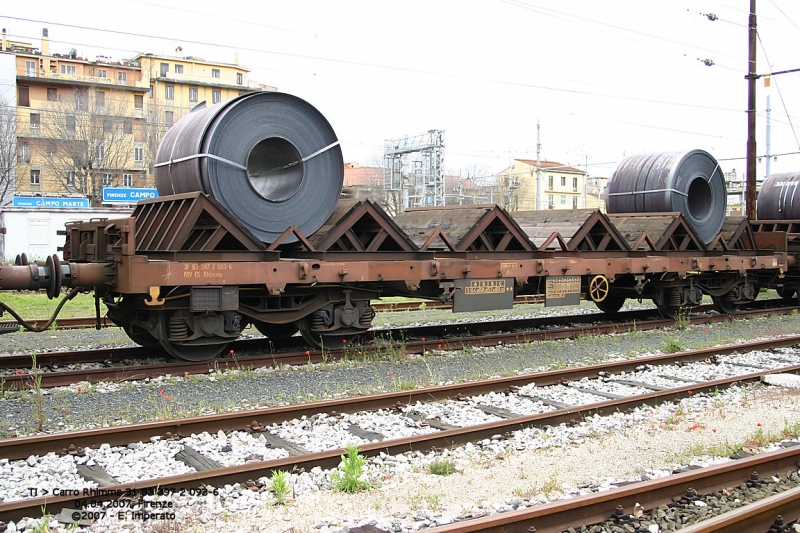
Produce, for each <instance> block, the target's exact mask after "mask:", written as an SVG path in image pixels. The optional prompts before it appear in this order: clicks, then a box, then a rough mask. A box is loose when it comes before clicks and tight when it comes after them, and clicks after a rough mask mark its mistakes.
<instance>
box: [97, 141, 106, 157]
mask: <svg viewBox="0 0 800 533" xmlns="http://www.w3.org/2000/svg"><path fill="white" fill-rule="evenodd" d="M105 156H106V147H105V145H104V144H99V145H97V160H98V161H102V160H103V159H104V158H105Z"/></svg>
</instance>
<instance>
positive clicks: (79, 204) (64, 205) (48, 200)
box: [11, 196, 89, 209]
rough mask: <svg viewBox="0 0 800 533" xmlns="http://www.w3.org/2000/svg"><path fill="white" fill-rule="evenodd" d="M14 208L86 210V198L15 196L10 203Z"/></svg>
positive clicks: (87, 200)
mask: <svg viewBox="0 0 800 533" xmlns="http://www.w3.org/2000/svg"><path fill="white" fill-rule="evenodd" d="M11 205H12V206H14V207H42V208H53V209H76V208H81V209H83V208H88V207H89V199H88V198H54V197H48V196H15V197H14V199H13V200H12V202H11Z"/></svg>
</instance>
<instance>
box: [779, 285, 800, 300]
mask: <svg viewBox="0 0 800 533" xmlns="http://www.w3.org/2000/svg"><path fill="white" fill-rule="evenodd" d="M775 292H777V293H778V296H780V297H781V298H784V299H786V300H790V299H791V298H792V297H793V296H794V295H795V293H796V292H797V291H796V290H795V289H789V288H786V287H784V286H780V287H777V288H776V289H775ZM798 300H800V295H798Z"/></svg>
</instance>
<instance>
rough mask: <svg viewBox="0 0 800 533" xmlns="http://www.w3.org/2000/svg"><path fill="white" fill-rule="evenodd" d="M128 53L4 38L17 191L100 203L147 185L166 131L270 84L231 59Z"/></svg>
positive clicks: (150, 184) (44, 39)
mask: <svg viewBox="0 0 800 533" xmlns="http://www.w3.org/2000/svg"><path fill="white" fill-rule="evenodd" d="M181 51H182V50H181V49H180V48H178V49H177V50H176V55H175V56H164V55H154V54H139V55H137V56H135V57H133V58H131V59H129V60H119V61H117V60H112V59H111V58H110V57H106V56H96V57H95V58H93V59H89V58H85V57H80V56H79V55H78V54H77V52H76V51H75V50H74V49H70V50H68V51H67V52H66V53H55V52H52V53H51V50H50V43H49V37H48V32H47V29H45V30H44V31H43V34H42V42H41V46H40V47H39V48H37V47H34V46H32V45H30V44H28V43H19V42H12V41H9V40H7V39H6V34H5V30H4V32H3V39H2V50H0V53H2V54H12V55H13V56H14V57H15V68H16V73H15V79H14V83H15V84H16V115H17V130H16V137H17V158H16V169H15V170H16V172H15V175H16V178H15V187H14V188H15V194H17V195H45V194H46V195H65V196H76V197H86V198H89V200H90V203H91V205H100V204H101V203H102V197H103V195H102V190H103V188H105V187H130V188H149V187H154V186H155V184H154V179H153V164H154V160H155V155H156V150H157V148H158V144H159V143H160V142H161V139H162V138H163V136H164V134H165V133H166V131H167V130H168V129H169V128H170V127H171V126H172V125H173V124H174V123H175V122H176V121H177V120H179V119H180V118H181V117H182V116H183V115H185V114H186V113H188V112H189V111H191V109H192V108H193V107H194V106H196V105H198V104H200V103H202V102H205V103H207V104H208V105H211V104H213V103H217V102H221V101H224V100H229V99H231V98H233V97H236V96H238V95H240V94H245V93H249V92H256V91H262V90H276V89H275V88H274V87H268V86H264V85H259V84H257V83H254V82H252V81H251V80H249V79H248V74H249V71H248V69H246V68H243V67H241V66H239V65H238V64H236V63H238V61H237V60H235V61H234V63H232V64H228V63H220V62H213V61H207V60H204V59H202V58H198V57H192V56H185V57H181V56H180V55H179V54H180V52H181Z"/></svg>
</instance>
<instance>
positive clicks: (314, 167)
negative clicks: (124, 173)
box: [155, 92, 344, 243]
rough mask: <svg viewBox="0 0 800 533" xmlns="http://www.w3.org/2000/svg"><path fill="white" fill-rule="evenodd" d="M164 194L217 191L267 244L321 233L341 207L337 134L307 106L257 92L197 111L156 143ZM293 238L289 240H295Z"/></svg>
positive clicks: (212, 193)
mask: <svg viewBox="0 0 800 533" xmlns="http://www.w3.org/2000/svg"><path fill="white" fill-rule="evenodd" d="M155 171H156V172H155V178H156V187H157V188H158V193H159V195H161V196H166V195H170V194H178V193H185V192H195V191H200V192H203V193H206V194H209V195H210V196H212V197H213V198H214V199H215V200H217V201H218V202H219V203H220V204H222V205H223V206H224V207H225V208H226V209H227V210H228V211H229V212H231V213H232V214H233V215H234V216H235V217H236V218H237V219H238V220H239V222H241V224H242V225H243V226H245V227H246V228H247V229H248V230H250V231H251V232H252V233H253V234H254V235H255V236H256V237H258V238H259V239H261V240H262V241H263V242H267V243H269V242H273V241H274V240H275V239H276V238H277V237H278V236H279V235H280V234H281V233H282V232H283V231H284V230H286V229H287V228H288V227H290V226H296V227H297V228H298V229H299V230H300V231H301V232H302V233H303V234H305V235H311V234H312V233H314V232H315V231H317V230H318V229H319V228H320V227H321V226H322V224H323V223H324V222H325V221H326V220H327V219H328V217H329V216H330V215H331V213H333V210H334V209H335V208H336V202H337V201H338V200H339V196H340V195H341V191H342V183H343V181H344V164H343V160H342V151H341V148H340V147H339V143H338V140H337V138H336V134H335V133H334V131H333V128H331V125H330V124H329V123H328V121H327V120H326V119H325V117H324V116H322V114H321V113H320V112H319V111H317V109H315V108H314V107H313V106H311V105H310V104H309V103H307V102H305V101H304V100H301V99H300V98H297V97H295V96H291V95H288V94H283V93H275V92H261V93H252V94H247V95H243V96H239V97H238V98H234V99H233V100H229V101H227V102H220V103H218V104H214V105H212V106H209V107H204V108H202V109H196V110H194V111H192V112H191V113H189V114H188V115H186V116H185V117H183V118H181V119H180V120H179V121H178V122H176V123H175V125H174V126H173V127H172V128H171V129H170V130H169V131H168V132H167V134H166V135H165V136H164V140H163V141H162V142H161V145H160V146H159V147H158V152H157V154H156V169H155ZM296 240H297V237H296V236H295V235H293V234H292V235H291V236H290V237H289V238H288V239H286V241H284V242H294V241H296Z"/></svg>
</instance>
